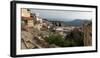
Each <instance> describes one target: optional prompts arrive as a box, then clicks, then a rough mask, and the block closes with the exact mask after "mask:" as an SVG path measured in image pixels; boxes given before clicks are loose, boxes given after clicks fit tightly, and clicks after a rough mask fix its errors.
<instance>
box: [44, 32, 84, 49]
mask: <svg viewBox="0 0 100 58" xmlns="http://www.w3.org/2000/svg"><path fill="white" fill-rule="evenodd" d="M75 34H78V35H79V36H80V37H79V38H78V37H73V36H74V35H75ZM68 36H71V37H67V38H63V36H62V35H60V34H58V33H53V32H51V33H50V34H49V36H48V37H46V41H47V42H49V44H55V45H57V46H60V47H73V46H83V33H82V32H78V33H73V35H72V34H69V35H68ZM76 38H78V39H76Z"/></svg>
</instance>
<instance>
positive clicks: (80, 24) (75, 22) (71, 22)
mask: <svg viewBox="0 0 100 58" xmlns="http://www.w3.org/2000/svg"><path fill="white" fill-rule="evenodd" d="M88 21H91V20H81V19H75V20H73V21H67V22H63V24H66V25H72V26H82V25H83V23H85V22H88Z"/></svg>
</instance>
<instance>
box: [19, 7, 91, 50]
mask: <svg viewBox="0 0 100 58" xmlns="http://www.w3.org/2000/svg"><path fill="white" fill-rule="evenodd" d="M91 45H92V23H91V22H87V23H85V24H83V25H82V26H68V25H66V26H63V24H62V22H60V21H50V20H48V19H46V18H41V17H40V15H39V13H35V12H34V13H33V12H31V11H30V10H29V9H26V8H22V9H21V49H35V48H57V47H73V46H91Z"/></svg>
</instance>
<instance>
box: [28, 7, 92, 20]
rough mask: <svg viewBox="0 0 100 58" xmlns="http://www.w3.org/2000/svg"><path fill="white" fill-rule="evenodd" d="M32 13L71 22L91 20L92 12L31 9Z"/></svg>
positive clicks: (49, 18)
mask: <svg viewBox="0 0 100 58" xmlns="http://www.w3.org/2000/svg"><path fill="white" fill-rule="evenodd" d="M30 10H31V12H32V13H36V14H38V15H39V17H41V18H45V19H48V20H57V21H71V20H75V19H79V20H91V19H92V12H91V11H78V10H77V11H72V10H64V11H63V10H46V9H32V8H31V9H30Z"/></svg>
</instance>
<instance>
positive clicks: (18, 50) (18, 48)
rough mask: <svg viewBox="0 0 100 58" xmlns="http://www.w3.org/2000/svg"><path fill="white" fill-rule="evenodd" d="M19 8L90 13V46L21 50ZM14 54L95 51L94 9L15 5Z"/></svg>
mask: <svg viewBox="0 0 100 58" xmlns="http://www.w3.org/2000/svg"><path fill="white" fill-rule="evenodd" d="M21 8H37V9H58V10H82V11H92V44H93V45H92V46H88V47H66V48H47V49H46V48H44V49H25V50H22V49H21V12H20V9H21ZM16 10H17V11H16V22H17V23H16V28H17V29H16V31H17V32H16V37H17V38H16V54H17V55H23V54H24V55H25V54H40V53H53V52H75V51H89V50H96V48H95V46H96V41H95V40H96V37H95V32H96V31H95V24H96V23H95V21H96V19H95V18H96V16H95V15H96V9H94V8H82V7H69V6H50V5H36V4H17V6H16Z"/></svg>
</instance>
